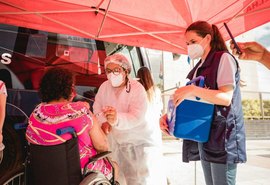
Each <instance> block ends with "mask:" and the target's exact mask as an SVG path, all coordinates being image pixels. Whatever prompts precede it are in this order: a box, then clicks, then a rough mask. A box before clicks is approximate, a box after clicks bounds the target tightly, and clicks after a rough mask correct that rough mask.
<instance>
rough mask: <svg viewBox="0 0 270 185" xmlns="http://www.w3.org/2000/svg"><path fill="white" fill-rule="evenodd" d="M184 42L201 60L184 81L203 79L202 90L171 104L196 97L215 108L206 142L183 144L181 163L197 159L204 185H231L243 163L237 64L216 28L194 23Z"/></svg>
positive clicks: (189, 89) (184, 92) (190, 90)
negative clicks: (200, 165) (201, 169)
mask: <svg viewBox="0 0 270 185" xmlns="http://www.w3.org/2000/svg"><path fill="white" fill-rule="evenodd" d="M185 38H186V43H187V49H188V55H189V57H190V58H191V59H192V60H194V59H200V60H199V62H198V63H197V65H196V66H195V67H194V68H193V69H192V70H191V71H190V72H189V74H188V76H187V78H189V79H190V80H191V79H193V78H195V77H197V76H204V78H205V88H200V87H197V86H195V85H189V86H184V87H181V88H179V89H178V90H177V91H176V92H175V94H174V96H173V97H174V103H175V105H176V106H177V105H179V104H180V103H181V102H182V101H183V100H184V99H185V98H188V97H190V96H196V97H200V98H202V99H204V100H206V101H209V102H211V103H213V104H215V108H214V115H213V121H212V125H211V131H210V136H209V140H208V141H207V142H206V143H196V142H193V141H187V140H185V141H184V143H183V161H184V162H189V161H192V160H198V159H200V160H201V163H202V168H203V172H204V176H205V182H206V184H207V185H234V184H235V183H236V182H235V179H236V168H237V163H243V162H246V147H245V129H244V119H243V112H242V105H241V94H240V86H239V82H240V75H239V73H240V70H239V66H238V62H237V61H236V60H235V58H234V57H233V56H232V55H231V54H229V53H228V50H227V47H226V45H225V42H224V40H223V38H222V36H221V34H220V32H219V30H218V28H217V27H216V26H215V25H211V24H209V23H207V22H205V21H197V22H194V23H193V24H191V25H190V26H189V27H188V28H187V30H186V32H185ZM161 120H162V119H161ZM163 120H164V119H163ZM163 123H164V122H163ZM162 126H163V127H164V125H162V121H161V127H162Z"/></svg>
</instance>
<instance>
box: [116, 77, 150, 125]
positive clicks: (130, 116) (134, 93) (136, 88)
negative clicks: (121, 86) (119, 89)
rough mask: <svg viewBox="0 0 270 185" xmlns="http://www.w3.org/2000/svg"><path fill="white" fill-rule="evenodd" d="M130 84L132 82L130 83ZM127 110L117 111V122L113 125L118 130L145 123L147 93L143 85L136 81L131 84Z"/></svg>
mask: <svg viewBox="0 0 270 185" xmlns="http://www.w3.org/2000/svg"><path fill="white" fill-rule="evenodd" d="M131 85H132V84H131ZM127 102H129V105H128V111H127V112H118V113H117V116H118V123H117V125H116V126H115V128H116V129H118V130H128V129H132V128H134V127H137V126H138V125H141V124H145V114H146V111H147V95H146V91H145V89H144V87H143V86H142V85H141V84H140V83H139V82H136V83H135V84H134V85H132V86H131V91H130V96H129V101H126V102H121V103H127Z"/></svg>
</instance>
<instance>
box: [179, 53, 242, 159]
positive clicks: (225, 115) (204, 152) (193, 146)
mask: <svg viewBox="0 0 270 185" xmlns="http://www.w3.org/2000/svg"><path fill="white" fill-rule="evenodd" d="M223 53H224V51H219V52H215V51H211V52H210V53H209V54H208V56H207V58H206V60H205V62H204V63H203V64H202V66H201V67H199V68H198V66H199V64H200V62H201V61H200V62H199V63H198V64H197V65H196V66H195V67H194V68H193V69H192V70H191V71H190V73H189V74H188V76H187V78H189V79H190V80H191V79H192V78H193V76H194V73H195V71H196V69H197V68H198V70H197V74H196V76H204V78H205V86H206V87H207V88H209V89H215V90H217V89H218V86H217V72H218V67H219V63H220V58H221V56H222V54H223ZM234 59H235V58H234ZM235 62H236V65H237V71H236V74H235V81H236V86H235V88H234V91H233V97H232V101H231V104H230V105H229V106H221V105H215V108H214V115H213V121H212V125H211V131H210V136H209V140H208V142H206V143H202V144H200V147H201V155H200V157H199V153H198V145H197V143H196V142H193V141H187V140H185V141H184V143H183V161H184V162H188V161H191V160H198V159H200V158H201V159H202V160H205V161H208V162H214V163H222V164H226V163H242V162H245V161H246V139H245V138H246V137H245V128H244V118H243V111H242V103H241V93H240V86H239V82H240V74H239V72H240V71H239V65H238V62H237V60H235Z"/></svg>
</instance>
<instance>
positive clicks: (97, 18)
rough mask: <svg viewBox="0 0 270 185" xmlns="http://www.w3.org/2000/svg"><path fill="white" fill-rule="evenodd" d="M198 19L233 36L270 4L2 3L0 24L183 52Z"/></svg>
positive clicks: (267, 15)
mask: <svg viewBox="0 0 270 185" xmlns="http://www.w3.org/2000/svg"><path fill="white" fill-rule="evenodd" d="M197 20H206V21H208V22H210V23H212V24H216V25H217V26H218V27H219V28H220V29H221V32H222V33H223V35H224V38H225V39H229V37H228V34H227V33H226V31H225V29H224V28H223V22H227V24H228V26H229V27H230V29H231V31H232V33H233V35H234V36H236V35H239V34H241V33H243V32H245V31H248V30H250V29H252V28H254V27H257V26H259V25H262V24H264V23H267V22H269V20H270V1H268V0H223V1H219V0H132V1H131V0H130V1H129V0H0V23H3V24H11V25H16V26H23V27H27V28H33V29H37V30H44V31H49V32H55V33H63V34H69V35H75V36H82V37H86V38H94V39H97V40H103V41H109V42H115V43H120V44H126V45H132V46H143V47H147V48H154V49H159V50H166V51H171V52H175V53H185V52H186V47H185V42H184V39H183V33H184V30H185V28H186V27H187V26H188V25H189V24H190V23H192V22H194V21H197Z"/></svg>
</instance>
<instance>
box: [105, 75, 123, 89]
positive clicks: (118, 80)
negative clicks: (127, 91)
mask: <svg viewBox="0 0 270 185" xmlns="http://www.w3.org/2000/svg"><path fill="white" fill-rule="evenodd" d="M107 78H108V80H109V81H110V82H111V84H112V86H113V87H119V86H120V85H121V84H122V83H123V82H124V76H123V74H121V73H120V74H118V75H115V74H113V73H110V74H108V75H107Z"/></svg>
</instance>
